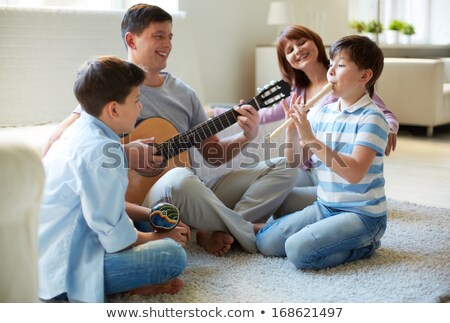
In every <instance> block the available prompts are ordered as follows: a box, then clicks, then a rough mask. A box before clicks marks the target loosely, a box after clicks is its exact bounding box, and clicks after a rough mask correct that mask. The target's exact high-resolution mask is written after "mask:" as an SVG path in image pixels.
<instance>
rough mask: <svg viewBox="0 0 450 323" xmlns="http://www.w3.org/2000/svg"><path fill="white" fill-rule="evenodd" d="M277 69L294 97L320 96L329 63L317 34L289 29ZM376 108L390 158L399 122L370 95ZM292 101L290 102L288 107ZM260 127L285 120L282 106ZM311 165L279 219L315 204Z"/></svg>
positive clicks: (267, 113)
mask: <svg viewBox="0 0 450 323" xmlns="http://www.w3.org/2000/svg"><path fill="white" fill-rule="evenodd" d="M276 44H277V56H278V65H279V68H280V72H281V76H282V78H283V80H285V81H286V82H288V83H289V84H291V86H292V92H291V97H292V96H293V94H296V96H297V97H299V96H301V97H302V102H301V103H305V102H307V101H308V99H309V98H312V97H313V96H314V95H315V94H316V93H317V92H319V91H320V90H321V89H322V87H323V86H325V85H326V84H327V83H328V81H327V71H328V66H329V59H328V57H327V54H326V51H325V46H324V45H323V42H322V38H321V37H320V36H319V35H318V34H317V33H315V32H314V31H312V30H310V29H308V28H306V27H304V26H300V25H291V26H288V27H286V28H285V29H284V30H283V31H282V32H281V33H280V34H279V36H278V38H277V41H276ZM369 95H370V96H371V97H372V99H373V100H374V102H375V104H376V105H377V106H378V107H379V108H380V109H381V110H382V111H383V114H384V116H385V118H386V121H387V122H388V124H389V128H390V133H389V137H388V144H387V146H386V150H385V154H386V156H389V154H390V153H391V151H393V150H395V147H396V143H397V132H398V120H397V118H396V117H395V116H394V114H393V113H392V112H391V111H389V110H388V109H387V107H386V106H385V104H384V102H383V101H382V100H381V98H380V97H379V96H378V95H377V94H376V93H369ZM291 97H289V98H287V99H286V101H287V103H288V105H289V104H290V99H291ZM335 101H337V98H336V97H333V96H332V95H331V94H329V95H326V96H325V97H323V98H322V99H321V100H319V101H318V102H317V103H316V104H315V105H314V107H318V106H323V105H327V104H329V103H332V102H335ZM314 107H313V108H311V110H310V111H309V113H308V119H310V120H311V119H312V118H314V113H315V112H316V111H317V110H318V109H314ZM223 112H224V110H222V109H220V108H216V109H214V115H219V114H221V113H223ZM259 116H260V123H261V124H263V123H269V122H274V121H277V120H281V119H284V117H285V114H284V110H283V105H282V103H281V102H280V103H278V104H277V105H276V106H274V107H273V108H272V109H261V110H260V111H259ZM311 169H312V167H311V165H302V167H300V168H299V172H300V175H301V176H300V180H299V182H298V183H297V185H296V186H297V188H295V189H294V191H293V193H292V194H290V195H289V196H288V198H287V199H286V200H285V202H284V203H283V205H282V206H281V207H280V209H279V210H278V212H277V215H283V214H288V213H291V212H294V211H296V210H300V209H303V208H304V207H306V206H308V205H310V204H312V203H313V202H314V201H315V200H316V187H317V184H318V181H317V177H316V174H315V172H314V171H312V170H311Z"/></svg>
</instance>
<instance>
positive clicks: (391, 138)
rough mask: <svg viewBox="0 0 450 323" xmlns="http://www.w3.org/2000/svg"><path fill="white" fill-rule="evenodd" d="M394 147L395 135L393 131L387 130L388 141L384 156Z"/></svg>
mask: <svg viewBox="0 0 450 323" xmlns="http://www.w3.org/2000/svg"><path fill="white" fill-rule="evenodd" d="M396 147H397V135H396V134H395V132H389V136H388V142H387V146H386V150H385V151H384V154H385V155H386V156H389V155H390V154H391V152H392V151H394V150H395V148H396Z"/></svg>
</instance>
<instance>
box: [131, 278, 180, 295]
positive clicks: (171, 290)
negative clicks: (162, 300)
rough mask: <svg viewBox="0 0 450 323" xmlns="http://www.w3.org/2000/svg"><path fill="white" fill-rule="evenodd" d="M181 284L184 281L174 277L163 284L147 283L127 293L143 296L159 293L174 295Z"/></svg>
mask: <svg viewBox="0 0 450 323" xmlns="http://www.w3.org/2000/svg"><path fill="white" fill-rule="evenodd" d="M183 286H184V283H183V281H182V280H181V279H179V278H174V279H171V280H169V281H168V282H166V283H164V284H158V285H149V286H144V287H139V288H136V289H133V290H131V291H129V294H132V295H133V294H139V295H144V296H154V295H159V294H170V295H174V294H176V293H178V292H179V291H180V290H181V288H182V287H183Z"/></svg>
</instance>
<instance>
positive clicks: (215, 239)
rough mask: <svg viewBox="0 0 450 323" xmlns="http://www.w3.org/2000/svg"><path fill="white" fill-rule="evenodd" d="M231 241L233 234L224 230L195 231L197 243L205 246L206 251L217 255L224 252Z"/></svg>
mask: <svg viewBox="0 0 450 323" xmlns="http://www.w3.org/2000/svg"><path fill="white" fill-rule="evenodd" d="M233 242H234V238H233V236H232V235H230V234H228V233H225V232H221V231H216V232H212V233H211V232H207V231H201V230H199V231H197V243H198V244H199V245H201V246H202V247H203V248H205V250H206V252H208V253H210V254H212V255H214V256H217V257H221V256H223V255H224V254H226V253H227V252H228V251H229V250H230V248H231V244H232V243H233Z"/></svg>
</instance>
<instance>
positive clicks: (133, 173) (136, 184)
mask: <svg viewBox="0 0 450 323" xmlns="http://www.w3.org/2000/svg"><path fill="white" fill-rule="evenodd" d="M290 91H291V87H290V85H289V84H288V83H286V82H285V81H283V80H281V81H277V82H275V81H272V82H271V83H270V84H267V85H266V86H264V87H263V88H262V89H261V91H260V92H259V93H258V95H256V96H255V97H253V98H252V99H250V100H249V101H248V102H246V103H244V104H249V105H251V106H253V107H254V108H255V109H256V110H259V109H262V108H266V107H270V106H272V105H273V104H275V103H277V102H278V101H280V100H282V99H283V98H285V97H288V96H289V95H290ZM238 115H239V114H238V113H237V112H236V111H235V110H234V109H230V110H228V111H227V112H225V113H222V114H221V115H219V116H217V117H214V118H211V119H209V120H207V121H205V122H203V123H201V124H199V125H197V126H195V127H194V128H193V129H191V130H188V131H186V132H185V133H182V134H179V133H178V131H177V129H176V128H175V127H174V126H173V125H172V124H171V123H170V122H169V121H167V120H165V119H162V118H158V117H154V118H148V119H145V120H143V121H142V122H141V123H139V124H138V125H137V127H136V128H135V129H134V130H133V131H132V132H131V133H130V134H129V135H127V136H125V137H124V138H122V143H123V144H127V143H129V142H131V141H134V140H137V139H143V138H149V137H155V144H154V145H155V148H156V150H157V154H159V155H161V156H163V157H164V163H163V165H161V166H160V168H159V169H156V170H155V171H153V172H151V173H143V172H140V171H138V170H134V169H131V168H130V169H129V171H128V180H129V183H128V187H127V192H126V195H125V200H126V201H127V202H130V203H135V204H139V205H141V204H142V203H143V202H144V200H145V197H146V196H147V193H148V191H149V190H150V189H151V187H152V186H153V185H154V184H155V183H156V181H158V179H159V178H161V177H162V176H163V175H164V174H165V173H166V172H167V171H169V170H170V169H172V168H174V167H190V159H189V151H188V149H189V148H191V147H192V146H195V145H198V144H200V143H201V142H202V141H203V140H205V139H207V138H209V137H211V136H212V135H214V134H216V133H218V132H220V131H222V130H224V129H225V128H228V127H229V126H231V125H233V124H234V123H236V121H237V117H238Z"/></svg>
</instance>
